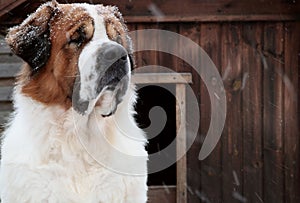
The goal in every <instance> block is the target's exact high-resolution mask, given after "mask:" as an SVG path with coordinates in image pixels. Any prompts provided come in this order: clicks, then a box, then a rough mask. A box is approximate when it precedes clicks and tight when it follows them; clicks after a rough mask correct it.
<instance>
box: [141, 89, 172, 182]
mask: <svg viewBox="0 0 300 203" xmlns="http://www.w3.org/2000/svg"><path fill="white" fill-rule="evenodd" d="M137 89H138V91H137V92H138V101H137V104H136V111H137V115H136V117H135V118H136V121H137V123H138V124H139V126H140V127H141V128H142V129H144V131H145V132H146V134H147V137H148V145H147V146H146V150H147V151H148V153H149V154H153V153H160V152H162V154H163V153H164V151H163V150H164V148H166V147H167V146H168V145H169V144H170V143H171V142H173V141H174V140H175V138H176V98H175V96H174V95H175V94H174V92H175V86H174V85H169V84H163V85H162V84H159V85H155V84H153V85H149V84H147V85H139V86H138V88H137ZM153 112H154V114H156V115H154V116H153ZM155 123H156V124H155ZM151 125H152V126H151ZM153 125H157V126H153ZM157 128H161V129H157ZM163 158H166V159H174V164H173V165H171V166H170V167H168V168H166V169H164V170H162V171H159V172H156V173H153V174H149V176H148V185H150V186H151V185H176V162H175V160H176V151H175V149H174V151H172V152H171V153H169V154H163ZM153 163H154V162H153V160H151V157H150V159H149V162H148V166H149V167H151V164H153Z"/></svg>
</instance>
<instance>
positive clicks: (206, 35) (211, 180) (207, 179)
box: [200, 23, 222, 202]
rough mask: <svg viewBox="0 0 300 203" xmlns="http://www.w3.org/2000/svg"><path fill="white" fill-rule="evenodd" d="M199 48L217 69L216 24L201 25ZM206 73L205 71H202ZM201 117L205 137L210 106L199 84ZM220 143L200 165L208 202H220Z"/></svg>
mask: <svg viewBox="0 0 300 203" xmlns="http://www.w3.org/2000/svg"><path fill="white" fill-rule="evenodd" d="M200 45H201V47H202V48H203V49H204V50H205V52H206V53H207V54H208V55H209V56H210V58H211V59H212V60H213V62H214V63H215V65H216V67H217V68H221V65H220V58H221V54H220V49H221V26H220V25H219V24H216V23H205V24H204V23H203V24H201V42H200ZM202 70H203V71H206V69H205V68H204V69H202ZM200 88H201V89H200V90H201V97H200V100H201V107H200V112H201V117H200V126H201V128H200V135H201V136H203V135H206V134H207V131H208V129H209V125H210V119H211V116H210V115H211V104H210V99H209V94H208V91H207V87H206V85H205V84H204V83H203V82H201V85H200ZM202 139H203V140H204V138H202ZM221 150H222V149H221V142H219V143H218V144H217V146H216V147H215V149H214V150H213V152H212V153H211V154H210V155H209V156H208V157H207V158H206V159H205V160H203V161H202V164H201V169H202V170H201V171H202V176H201V190H202V193H203V194H205V196H206V198H207V199H208V200H209V201H210V202H222V166H221V164H222V157H221V152H222V151H221Z"/></svg>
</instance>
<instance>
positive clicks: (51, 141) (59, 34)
mask: <svg viewBox="0 0 300 203" xmlns="http://www.w3.org/2000/svg"><path fill="white" fill-rule="evenodd" d="M6 40H7V43H8V44H9V45H10V47H11V49H12V51H13V52H14V53H15V54H17V55H18V56H20V57H21V58H22V59H23V60H24V61H25V62H26V64H25V65H24V67H23V68H22V70H21V72H20V74H19V76H18V78H17V84H16V87H15V92H14V109H15V110H14V113H13V114H12V118H11V121H10V122H9V124H8V125H7V128H6V130H5V131H4V134H3V140H2V151H1V153H2V160H1V172H0V190H1V199H2V202H3V203H7V202H8V203H16V202H26V203H33V202H36V203H41V202H45V203H46V202H47V203H57V202H61V203H72V202H78V203H82V202H87V203H99V202H102V203H110V202H116V203H121V202H124V203H125V202H128V203H134V202H136V203H142V202H146V200H147V197H146V196H147V186H146V180H147V176H146V173H147V166H146V163H147V152H146V151H145V149H144V145H145V143H146V140H145V137H144V133H143V132H142V130H140V129H139V128H138V127H137V125H136V124H135V122H134V119H133V114H134V110H133V105H134V102H135V99H136V96H135V91H134V87H133V86H132V85H131V84H130V69H131V68H132V66H133V62H132V48H131V41H130V38H129V37H128V33H127V29H126V26H125V25H124V21H123V19H122V16H121V14H120V13H119V12H118V10H117V9H116V8H115V7H112V6H102V5H90V4H58V3H57V2H55V1H52V2H49V3H46V4H44V5H42V6H41V7H40V8H39V9H38V10H37V11H36V12H35V13H33V14H32V15H30V16H29V17H28V18H27V19H26V20H25V21H24V22H23V23H22V24H21V25H19V26H16V27H13V28H12V29H10V31H9V33H8V35H7V38H6ZM116 151H117V152H118V153H116ZM119 155H120V156H119ZM124 157H125V158H124ZM126 157H138V158H137V159H134V158H133V159H129V160H126ZM114 166H116V167H114ZM130 171H131V172H133V173H135V172H136V173H137V174H139V176H134V174H128V173H129V172H130Z"/></svg>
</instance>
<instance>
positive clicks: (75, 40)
mask: <svg viewBox="0 0 300 203" xmlns="http://www.w3.org/2000/svg"><path fill="white" fill-rule="evenodd" d="M85 40H86V34H85V31H84V28H83V27H79V28H78V29H77V30H76V31H75V32H74V33H73V34H72V36H71V37H70V38H69V41H68V43H69V44H75V45H76V46H77V47H80V46H81V45H82V44H83V42H84V41H85Z"/></svg>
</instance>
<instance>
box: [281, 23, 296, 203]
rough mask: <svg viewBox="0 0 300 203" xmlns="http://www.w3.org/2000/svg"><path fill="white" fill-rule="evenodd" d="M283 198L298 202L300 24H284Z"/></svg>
mask: <svg viewBox="0 0 300 203" xmlns="http://www.w3.org/2000/svg"><path fill="white" fill-rule="evenodd" d="M284 31H285V34H284V39H285V48H284V54H285V56H284V61H285V63H284V73H283V78H282V80H283V83H284V89H283V91H284V101H283V102H284V104H283V107H284V109H283V111H284V115H283V116H284V126H283V127H284V132H283V135H284V175H285V184H284V189H285V191H284V196H285V201H286V202H300V170H299V169H300V154H299V141H300V139H299V106H298V105H299V67H300V59H299V58H300V56H299V52H300V39H299V37H298V36H299V33H300V24H299V23H297V24H295V23H287V24H285V25H284Z"/></svg>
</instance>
